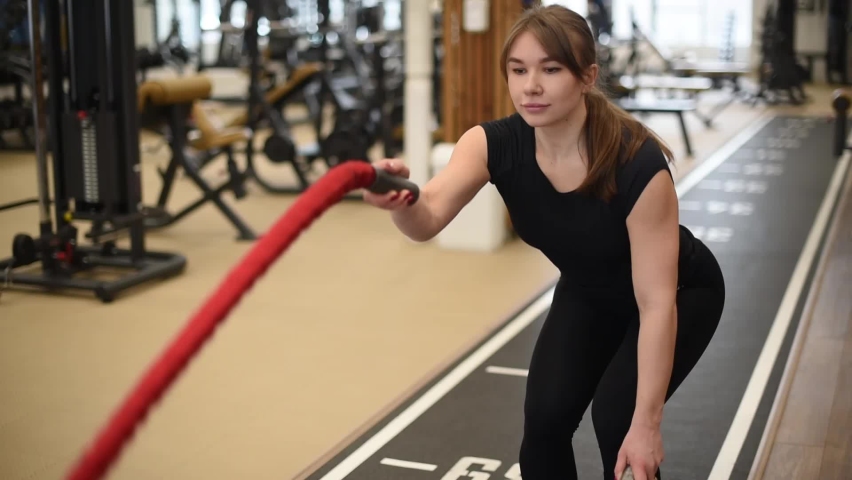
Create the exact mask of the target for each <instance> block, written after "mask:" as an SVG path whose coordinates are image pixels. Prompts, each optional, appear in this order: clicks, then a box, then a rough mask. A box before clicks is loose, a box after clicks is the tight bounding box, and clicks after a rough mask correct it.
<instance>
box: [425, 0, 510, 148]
mask: <svg viewBox="0 0 852 480" xmlns="http://www.w3.org/2000/svg"><path fill="white" fill-rule="evenodd" d="M462 6H463V0H444V4H443V32H444V38H443V45H444V60H443V61H444V66H443V70H444V77H443V78H442V82H443V84H442V92H443V98H442V101H441V109H442V112H441V116H442V118H443V122H442V123H443V125H442V129H443V141H445V142H450V143H455V142H456V141H458V139H459V137H461V135H462V134H464V132H466V131H467V130H468V129H470V128H471V127H473V126H475V125H477V124H479V123H481V122H483V121H486V120H490V119H493V118H498V117H502V116H505V115H508V114H511V113H512V112H514V107H513V106H512V102H511V100H510V98H509V96H508V93H507V92H506V85H505V82H504V81H503V77H502V76H501V74H500V66H499V65H497V64H498V63H499V62H498V59H499V56H500V49H501V48H502V47H503V41H504V39H505V38H506V33H508V31H509V29H510V28H511V26H512V24H513V23H514V22H515V20H516V19H517V18H518V16H519V15H520V13H521V11H522V6H521V2H520V1H494V2H491V9H490V26H491V28H490V29H489V30H488V31H487V32H484V33H469V32H465V31H463V30H462Z"/></svg>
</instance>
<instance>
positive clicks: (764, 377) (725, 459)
mask: <svg viewBox="0 0 852 480" xmlns="http://www.w3.org/2000/svg"><path fill="white" fill-rule="evenodd" d="M850 140H852V135H851V136H850ZM847 141H849V140H847ZM849 162H850V152H849V151H847V152H846V153H844V154H843V156H842V157H841V159H840V161H839V162H837V166H836V167H835V169H834V174H833V176H832V177H831V182H830V183H829V185H828V189H827V190H826V192H825V196H824V197H823V199H822V205H820V208H819V211H818V212H817V216H816V219H815V220H814V223H813V226H812V227H811V231H810V233H808V238H807V240H806V241H805V246H804V248H802V253H801V254H800V255H799V260H798V261H797V262H796V267H795V269H794V270H793V275H792V277H790V282H789V283H788V284H787V290H786V291H785V292H784V296H783V297H782V299H781V305H780V306H779V307H778V312H777V313H776V315H775V320H773V322H772V327H771V328H770V329H769V334H768V335H767V336H766V341H765V342H764V344H763V350H761V352H760V356H759V357H758V358H757V363H756V364H755V366H754V370H753V371H752V373H751V378H750V379H749V382H748V385H747V386H746V389H745V392H744V393H743V398H742V400H741V401H740V405H739V408H737V413H736V415H734V420H733V422H731V427H730V429H729V430H728V435H727V436H726V437H725V441H724V443H722V448H721V449H719V455H718V456H717V457H716V463H715V464H713V470H711V471H710V476H709V477H708V480H728V479H729V478H730V476H731V472H732V471H733V470H734V465H735V464H736V462H737V457H739V456H740V450H742V447H743V443H744V442H745V439H746V436H747V435H748V431H749V430H750V429H751V424H752V422H753V421H754V415H755V413H756V412H757V407H758V405H759V404H760V399H761V398H763V392H764V390H765V389H766V384H767V383H768V382H769V376H770V374H771V373H772V367H773V365H775V361H776V359H777V358H778V352H779V351H780V350H781V344H782V343H783V342H784V337H785V336H786V334H787V328H788V327H789V326H790V322H791V321H792V320H793V313H794V312H795V310H796V305H797V304H798V303H799V297H800V296H801V295H802V292H803V291H804V289H805V284H806V282H807V278H808V271H810V269H811V265H812V264H813V263H814V261H815V260H816V253H817V250H818V249H819V244H820V240H821V239H822V236H823V234H824V232H825V229H826V227H827V226H828V222H829V219H830V217H831V212H832V210H833V209H834V204H835V203H836V202H837V197H838V191H839V190H840V187H841V185H842V183H843V179H844V178H845V177H846V170H847V168H848V166H849Z"/></svg>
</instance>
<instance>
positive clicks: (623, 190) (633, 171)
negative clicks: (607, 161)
mask: <svg viewBox="0 0 852 480" xmlns="http://www.w3.org/2000/svg"><path fill="white" fill-rule="evenodd" d="M660 170H665V171H666V172H668V174H669V176H672V172H671V170H670V169H669V164H668V161H667V159H666V156H665V155H664V154H663V151H662V150H661V149H660V146H659V145H658V144H657V142H656V141H655V140H654V139H652V138H649V139H648V140H646V141H645V143H644V144H642V147H640V148H639V151H638V152H636V155H635V156H634V157H633V158H632V159H630V160H628V161H627V163H626V164H625V165H624V166H623V167H622V169H621V172H620V173H619V174H618V179H617V181H616V185H617V188H618V191H619V194H620V196H621V198H622V200H623V202H624V208H625V211H624V215H625V216H627V215H630V212H631V211H632V210H633V206H634V205H636V201H637V200H639V197H640V196H641V195H642V192H643V191H645V187H646V186H648V183H649V182H650V181H651V179H652V178H654V176H655V175H657V173H659V172H660ZM672 180H674V177H672Z"/></svg>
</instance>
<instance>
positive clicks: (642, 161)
mask: <svg viewBox="0 0 852 480" xmlns="http://www.w3.org/2000/svg"><path fill="white" fill-rule="evenodd" d="M481 126H482V127H483V128H484V130H485V134H486V138H487V142H488V171H489V173H490V175H491V179H490V182H491V183H492V184H494V185H495V186H496V187H497V190H498V191H499V192H500V195H501V196H502V198H503V201H504V202H505V204H506V208H507V209H508V211H509V216H510V218H511V220H512V224H513V227H514V229H515V231H516V232H517V234H518V236H519V237H520V238H521V239H522V240H523V241H525V242H526V243H528V244H529V245H531V246H532V247H535V248H537V249H539V250H541V252H542V253H543V254H544V255H545V256H547V258H548V259H549V260H550V261H551V262H553V264H554V265H555V266H556V267H557V268H558V269H559V271H560V273H561V275H562V281H563V283H565V282H567V283H568V284H570V285H573V286H575V287H577V288H581V289H583V290H584V291H586V292H587V293H591V292H600V294H602V295H603V297H604V298H613V297H617V298H623V296H625V295H626V296H629V297H630V298H633V281H632V268H631V255H630V239H629V236H628V231H627V224H626V220H627V215H628V214H629V213H630V210H631V209H632V208H633V206H634V205H635V203H636V201H637V200H638V198H639V196H640V194H641V193H642V191H643V190H644V188H645V186H646V185H647V184H648V182H649V181H650V180H651V179H652V178H653V177H654V175H656V174H657V173H658V172H659V171H660V170H665V171H667V172H669V175H671V171H670V170H669V166H668V163H667V161H666V158H665V156H664V155H663V153H662V151H661V150H660V148H659V146H658V145H657V144H656V142H654V141H653V140H649V141H646V142H645V143H644V144H643V146H642V147H641V149H640V150H639V151H638V152H637V154H636V155H635V157H634V158H633V159H632V160H630V161H628V162H626V163H625V164H624V165H621V166H619V167H618V173H617V177H616V189H617V192H618V193H617V194H616V195H615V196H614V197H613V198H612V199H611V200H610V201H609V202H607V201H605V200H603V199H599V198H597V197H595V196H593V195H591V194H581V193H578V192H567V193H562V192H559V191H558V190H556V189H555V188H554V187H553V185H552V184H551V183H550V180H549V179H548V178H547V177H546V176H545V175H544V172H542V170H541V168H540V167H539V165H538V163H537V162H536V152H535V130H534V129H533V128H532V127H531V126H529V124H527V123H526V121H524V119H523V117H521V116H520V115H519V114H517V113H516V114H513V115H511V116H508V117H505V118H502V119H498V120H494V121H490V122H485V123H483V124H481ZM692 238H693V237H692V235H691V234H690V233H689V232H688V231H687V230H686V229H685V228H683V227H681V241H680V244H681V246H680V257H681V258H683V257H684V254H685V253H687V252H689V251H691V244H690V243H689V242H690V240H691V239H692ZM681 262H682V260H681Z"/></svg>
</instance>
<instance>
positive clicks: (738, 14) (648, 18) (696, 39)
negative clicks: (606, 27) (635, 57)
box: [612, 0, 752, 50]
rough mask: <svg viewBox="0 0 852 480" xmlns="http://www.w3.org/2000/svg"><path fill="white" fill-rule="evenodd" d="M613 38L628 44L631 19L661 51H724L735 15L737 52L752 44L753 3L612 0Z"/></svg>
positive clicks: (733, 27)
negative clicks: (718, 49) (725, 39)
mask: <svg viewBox="0 0 852 480" xmlns="http://www.w3.org/2000/svg"><path fill="white" fill-rule="evenodd" d="M612 9H613V12H612V19H613V23H614V25H613V30H614V32H613V34H614V35H615V37H616V38H619V39H624V40H627V39H629V38H630V37H631V35H632V26H631V18H634V17H635V19H636V23H637V24H638V25H639V28H640V29H642V31H643V32H644V33H645V34H646V35H648V36H649V37H650V38H651V39H652V40H653V41H654V42H655V43H656V44H657V45H659V46H660V47H661V48H665V49H670V50H683V49H698V48H706V49H714V48H720V47H721V46H722V42H723V41H724V38H725V36H726V33H727V31H728V28H729V22H730V16H731V15H733V22H732V25H730V27H731V28H732V36H733V43H734V47H735V48H748V47H749V46H751V43H752V3H751V2H742V1H739V0H612Z"/></svg>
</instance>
